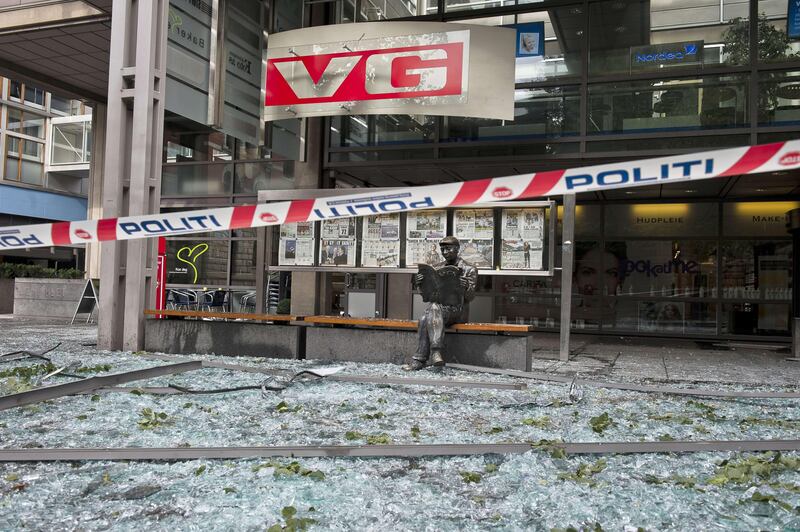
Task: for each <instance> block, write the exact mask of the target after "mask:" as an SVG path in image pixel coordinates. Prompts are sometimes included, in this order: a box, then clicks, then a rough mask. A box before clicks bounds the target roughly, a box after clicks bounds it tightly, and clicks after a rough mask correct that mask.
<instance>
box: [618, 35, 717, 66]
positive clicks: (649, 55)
mask: <svg viewBox="0 0 800 532" xmlns="http://www.w3.org/2000/svg"><path fill="white" fill-rule="evenodd" d="M630 61H631V72H635V71H641V70H655V69H659V68H667V67H675V66H689V65H702V64H703V41H685V42H675V43H666V44H648V45H645V46H631V57H630Z"/></svg>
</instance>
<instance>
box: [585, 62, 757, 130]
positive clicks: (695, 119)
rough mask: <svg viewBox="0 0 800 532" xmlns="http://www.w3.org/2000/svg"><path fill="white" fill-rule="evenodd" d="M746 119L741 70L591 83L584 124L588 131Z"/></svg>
mask: <svg viewBox="0 0 800 532" xmlns="http://www.w3.org/2000/svg"><path fill="white" fill-rule="evenodd" d="M747 124H748V114H747V84H746V83H745V78H744V77H740V76H720V77H716V76H715V77H706V78H704V79H686V80H667V81H639V82H623V83H613V84H602V85H594V86H591V87H589V116H588V124H587V130H588V132H589V133H590V134H591V133H607V132H626V133H630V132H636V131H648V130H649V131H652V130H659V131H663V130H676V129H677V130H680V129H703V128H722V127H739V126H745V125H747Z"/></svg>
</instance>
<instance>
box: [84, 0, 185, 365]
mask: <svg viewBox="0 0 800 532" xmlns="http://www.w3.org/2000/svg"><path fill="white" fill-rule="evenodd" d="M168 7H169V2H168V0H114V4H113V16H112V20H111V51H110V56H109V69H108V72H109V74H108V112H107V121H106V128H107V130H106V146H105V161H104V172H103V215H104V217H115V216H128V215H129V216H136V215H142V214H150V213H156V212H158V208H159V200H160V193H161V152H162V144H163V135H164V101H163V97H164V89H165V87H166V78H165V75H166V46H167V28H166V21H167V10H168ZM156 244H157V242H156V240H155V239H144V240H132V241H128V242H104V243H103V244H101V250H102V254H103V262H102V264H101V266H100V308H101V309H102V312H101V313H100V320H99V327H98V347H100V348H101V349H126V350H133V351H135V350H139V349H141V348H142V347H143V346H144V315H143V311H144V309H145V307H150V306H152V302H153V299H154V295H155V270H156V252H157V250H156Z"/></svg>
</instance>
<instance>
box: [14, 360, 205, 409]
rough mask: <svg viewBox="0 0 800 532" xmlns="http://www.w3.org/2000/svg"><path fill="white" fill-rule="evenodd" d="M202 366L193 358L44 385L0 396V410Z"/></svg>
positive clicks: (182, 371) (173, 373)
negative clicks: (187, 360) (188, 360)
mask: <svg viewBox="0 0 800 532" xmlns="http://www.w3.org/2000/svg"><path fill="white" fill-rule="evenodd" d="M202 367H203V366H202V364H201V363H200V361H197V360H193V361H190V362H181V363H179V364H167V365H165V366H156V367H154V368H147V369H138V370H135V371H126V372H125V373H116V374H114V375H105V376H102V377H89V378H88V379H81V380H79V381H74V382H68V383H66V384H56V385H54V386H46V387H43V388H37V389H35V390H30V391H27V392H22V393H15V394H12V395H6V396H3V397H0V410H7V409H9V408H14V407H17V406H25V405H31V404H34V403H40V402H42V401H47V400H50V399H56V398H58V397H64V396H67V395H75V394H79V393H86V392H90V391H92V390H96V389H98V388H103V387H106V386H116V385H117V384H122V383H125V382H131V381H138V380H142V379H153V378H155V377H161V376H162V375H175V374H177V373H185V372H187V371H193V370H196V369H201V368H202Z"/></svg>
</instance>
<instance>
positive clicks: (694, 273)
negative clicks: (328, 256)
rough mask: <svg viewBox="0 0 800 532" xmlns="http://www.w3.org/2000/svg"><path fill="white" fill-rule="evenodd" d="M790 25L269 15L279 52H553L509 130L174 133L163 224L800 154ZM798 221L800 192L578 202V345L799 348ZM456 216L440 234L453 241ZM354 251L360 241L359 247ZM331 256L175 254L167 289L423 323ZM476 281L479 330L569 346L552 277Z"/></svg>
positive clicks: (257, 240)
mask: <svg viewBox="0 0 800 532" xmlns="http://www.w3.org/2000/svg"><path fill="white" fill-rule="evenodd" d="M788 4H789V3H787V2H785V1H771V0H769V1H768V0H752V1H749V2H748V1H747V0H731V1H729V0H723V1H708V2H688V1H686V2H674V1H669V2H667V1H638V0H604V1H583V2H567V1H542V2H536V3H532V2H525V1H483V0H481V1H466V0H459V1H455V0H446V1H441V2H437V1H428V2H425V1H422V0H419V1H417V2H414V1H411V0H395V1H389V0H385V1H376V0H361V1H358V0H349V1H330V2H293V1H281V0H276V1H274V2H268V3H264V4H263V5H262V6H261V7H262V9H261V12H260V16H261V17H262V24H263V27H265V28H267V30H268V31H267V36H266V38H265V39H264V41H265V42H267V41H268V35H269V34H271V33H274V32H278V31H286V30H289V29H294V28H299V27H303V26H310V25H327V24H336V23H339V24H346V23H351V22H360V21H375V20H389V19H391V20H399V19H411V20H420V21H423V20H424V21H440V22H441V21H445V22H459V23H466V24H482V25H493V26H506V25H515V24H524V23H532V22H540V23H543V27H544V30H545V38H544V52H543V54H541V55H540V56H538V57H536V58H533V59H531V58H518V59H517V60H516V61H517V67H516V88H515V95H514V99H515V113H514V114H515V120H513V121H500V120H486V119H473V118H463V117H438V116H421V115H413V116H409V115H370V116H338V117H331V118H322V119H319V118H311V119H305V120H300V119H295V120H283V121H278V122H268V123H266V124H264V126H263V128H262V129H261V130H260V131H259V132H258V137H259V139H258V140H257V141H253V138H250V139H249V140H248V139H243V138H241V135H240V136H239V137H240V138H237V137H236V135H235V134H234V135H231V134H226V133H225V132H224V131H220V130H219V129H212V128H203V127H199V126H198V124H196V123H193V122H191V121H189V120H187V119H185V117H180V116H176V115H175V116H174V115H172V114H171V113H168V117H167V120H166V126H165V151H164V166H163V186H162V200H161V206H162V209H163V210H169V209H181V208H187V207H198V206H210V205H214V206H222V205H231V204H241V203H253V202H255V201H257V199H258V193H259V192H260V191H275V190H283V189H287V190H291V189H304V188H311V189H317V188H352V187H358V188H362V187H405V186H415V185H425V184H433V183H440V182H450V181H457V180H470V179H477V178H484V177H492V176H499V175H514V174H519V173H524V172H528V171H540V170H547V169H557V168H567V167H574V166H580V165H587V164H597V163H603V162H611V161H615V160H624V159H632V158H645V157H658V156H662V155H669V154H675V153H682V152H690V151H697V150H703V149H714V148H723V147H733V146H740V145H748V144H756V143H766V142H772V141H779V140H784V139H790V138H796V137H797V134H798V131H800V127H799V126H800V81H798V79H797V78H798V76H800V54H798V52H800V41H798V40H797V38H798V35H797V33H798V28H796V27H795V23H794V21H791V20H790V21H789V22H787V16H788V15H789V12H788V10H789V5H788ZM236 8H237V2H231V3H229V7H228V9H229V13H228V14H227V17H228V18H227V19H226V20H229V19H230V18H231V17H233V19H236V18H237V14H235V13H234V14H233V15H231V12H232V11H235V10H236ZM253 42H255V40H253ZM261 46H263V44H261ZM184 51H186V50H184ZM168 108H169V106H168ZM262 194H263V192H262ZM286 197H291V194H290V195H288V196H286ZM295 197H299V196H295ZM798 206H800V177H798V175H797V174H795V173H791V174H789V173H781V174H775V175H758V176H735V177H732V178H726V179H719V180H711V181H706V182H701V183H697V184H692V185H691V186H687V185H681V184H680V183H677V184H669V185H662V186H653V187H646V188H639V189H635V190H627V191H609V192H602V193H599V192H598V193H591V194H585V195H579V196H578V209H577V221H576V240H577V242H576V264H575V276H574V279H573V317H572V321H571V326H572V327H573V329H574V330H575V331H576V332H582V331H585V332H594V333H610V334H635V335H656V336H663V335H669V336H672V335H674V334H675V333H681V334H685V335H686V336H693V337H697V338H711V339H713V338H762V337H773V338H775V339H781V338H785V339H788V338H789V335H790V328H789V317H790V297H791V296H790V290H789V289H790V286H791V278H790V275H791V273H790V264H791V242H790V240H789V237H788V234H787V233H786V230H785V227H784V214H785V212H786V211H788V210H790V209H791V208H795V207H798ZM549 212H550V211H548V216H549ZM553 212H555V211H553ZM499 216H500V213H496V214H495V217H496V218H495V219H496V221H497V223H498V224H500V223H501V222H500V218H499ZM453 217H454V214H448V226H447V230H448V233H453V230H454V222H453ZM559 221H560V220H559ZM548 223H549V222H548ZM554 225H556V224H554ZM316 230H317V231H318V230H319V228H317V229H316ZM402 230H403V231H405V230H407V221H406V219H405V217H403V220H402ZM558 231H560V224H558V225H557V226H556V238H555V239H553V242H552V244H553V245H554V246H555V247H556V249H555V253H554V254H553V257H554V261H555V262H554V264H550V265H547V269H551V270H555V269H557V268H558V266H559V263H558V261H559V260H560V259H559V257H560V253H559V250H558V248H557V242H560V237H559V236H558V234H557V232H558ZM284 237H285V235H284ZM362 237H363V235H362V234H361V230H360V229H359V232H358V235H357V239H356V240H357V244H356V245H357V246H362V244H363V243H362V241H361V238H362ZM318 241H319V238H317V242H316V243H315V244H312V245H313V246H315V247H314V251H313V254H314V260H313V261H312V263H313V264H312V265H311V266H306V267H301V266H287V265H285V264H284V265H281V264H280V263H281V262H286V261H281V260H280V258H279V257H278V255H279V253H285V249H284V248H281V244H280V242H281V234H280V232H279V231H278V230H276V231H261V230H259V231H257V230H237V231H234V232H233V234H227V233H214V234H208V235H203V236H202V237H197V236H191V237H190V236H187V237H185V238H175V239H170V241H169V242H168V265H169V270H168V283H169V284H168V286H169V287H174V288H178V289H202V288H222V289H225V290H229V291H230V292H231V296H230V298H229V301H230V308H232V309H237V310H238V309H245V310H246V309H254V308H256V307H257V303H258V299H259V298H265V308H266V309H269V308H270V306H272V307H273V310H274V306H275V305H276V304H277V301H278V300H279V299H282V298H284V297H289V296H291V298H292V308H293V311H298V312H303V313H310V312H317V313H322V314H326V313H332V314H339V313H342V312H344V313H349V314H352V315H381V316H389V317H397V318H412V317H415V315H417V314H418V313H419V311H420V308H421V304H420V303H421V301H420V299H419V296H416V295H414V294H411V293H410V290H409V278H410V273H409V271H410V270H408V269H407V268H406V269H404V268H387V269H386V270H385V271H386V272H387V273H382V271H383V270H378V271H375V269H370V268H366V267H364V266H363V264H365V263H363V262H362V261H361V260H359V261H358V262H354V263H352V264H348V265H337V266H338V267H336V268H332V267H330V266H326V265H325V264H324V260H323V257H322V256H321V255H320V247H321V246H322V244H321V243H320V242H318ZM292 245H296V244H292ZM498 245H499V243H498ZM403 247H404V249H403V252H405V251H406V249H405V247H406V244H405V242H404V243H403ZM359 249H360V248H359ZM262 250H263V251H262ZM201 251H202V253H200V252H201ZM261 253H263V255H261ZM496 253H497V254H498V255H499V254H500V251H497V252H496ZM189 262H191V264H189ZM403 266H404V267H405V266H409V267H411V266H413V265H410V264H409V265H407V264H405V263H403ZM262 269H263V270H266V271H267V272H266V273H265V274H263V276H262V275H259V273H260V270H262ZM481 277H482V281H481V283H480V288H479V293H478V299H477V302H478V304H476V305H473V307H474V310H473V312H474V314H475V316H473V318H474V319H476V320H481V321H508V322H516V323H528V324H531V325H533V326H534V327H536V328H538V329H542V330H548V329H549V330H556V329H557V327H558V326H559V323H558V320H559V312H558V308H559V306H560V289H559V283H558V277H557V276H549V275H524V274H523V275H514V274H504V273H503V272H502V271H501V272H497V271H490V270H485V271H484V275H482V276H481ZM290 279H291V281H290ZM298 281H299V282H298ZM287 286H292V291H291V292H287ZM255 293H257V295H254V294H255ZM270 294H271V295H272V297H271V299H270V298H269V295H270Z"/></svg>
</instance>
